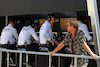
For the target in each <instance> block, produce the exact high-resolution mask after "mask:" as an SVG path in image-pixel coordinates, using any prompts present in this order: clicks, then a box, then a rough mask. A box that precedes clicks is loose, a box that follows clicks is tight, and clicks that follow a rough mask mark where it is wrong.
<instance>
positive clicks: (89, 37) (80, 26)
mask: <svg viewBox="0 0 100 67" xmlns="http://www.w3.org/2000/svg"><path fill="white" fill-rule="evenodd" d="M78 26H79V27H78V29H79V30H81V31H83V32H84V35H85V37H86V38H87V40H88V41H89V40H90V39H91V38H92V37H91V35H90V34H89V31H88V27H87V25H86V24H84V23H82V22H81V21H78Z"/></svg>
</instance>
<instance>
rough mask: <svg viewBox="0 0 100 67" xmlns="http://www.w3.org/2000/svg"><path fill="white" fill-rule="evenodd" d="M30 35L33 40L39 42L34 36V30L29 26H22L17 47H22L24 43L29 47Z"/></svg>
mask: <svg viewBox="0 0 100 67" xmlns="http://www.w3.org/2000/svg"><path fill="white" fill-rule="evenodd" d="M34 34H35V35H34ZM31 35H32V36H33V38H34V39H35V40H37V41H39V38H38V36H37V35H36V32H35V30H34V28H32V27H31V26H24V27H23V28H22V30H21V32H20V34H19V38H18V45H24V44H25V43H27V44H28V45H30V44H31V42H30V39H31Z"/></svg>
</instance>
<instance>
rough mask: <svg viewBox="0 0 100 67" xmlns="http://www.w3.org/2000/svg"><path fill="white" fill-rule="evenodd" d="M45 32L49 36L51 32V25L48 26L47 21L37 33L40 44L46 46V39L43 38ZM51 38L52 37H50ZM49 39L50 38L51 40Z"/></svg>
mask: <svg viewBox="0 0 100 67" xmlns="http://www.w3.org/2000/svg"><path fill="white" fill-rule="evenodd" d="M45 32H46V34H47V35H49V36H50V35H51V33H52V30H51V25H50V24H49V22H48V21H45V22H44V24H43V25H42V26H41V28H40V31H39V36H40V43H41V44H46V41H47V39H46V38H45V36H44V35H45ZM50 32H51V33H50ZM51 37H52V35H51ZM51 37H50V38H51Z"/></svg>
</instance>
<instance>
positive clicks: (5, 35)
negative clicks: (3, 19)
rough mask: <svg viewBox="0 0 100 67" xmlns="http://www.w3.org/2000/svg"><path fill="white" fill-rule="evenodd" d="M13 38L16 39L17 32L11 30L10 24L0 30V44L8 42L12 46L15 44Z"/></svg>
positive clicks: (13, 29)
mask: <svg viewBox="0 0 100 67" xmlns="http://www.w3.org/2000/svg"><path fill="white" fill-rule="evenodd" d="M14 37H15V38H16V39H17V37H18V35H17V31H16V29H15V28H13V26H12V25H11V24H9V25H8V26H6V27H4V29H3V30H2V33H1V44H8V42H10V44H14V43H15V39H14Z"/></svg>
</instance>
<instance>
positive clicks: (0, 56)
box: [0, 51, 2, 67]
mask: <svg viewBox="0 0 100 67" xmlns="http://www.w3.org/2000/svg"><path fill="white" fill-rule="evenodd" d="M0 67H2V51H0Z"/></svg>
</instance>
